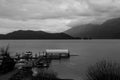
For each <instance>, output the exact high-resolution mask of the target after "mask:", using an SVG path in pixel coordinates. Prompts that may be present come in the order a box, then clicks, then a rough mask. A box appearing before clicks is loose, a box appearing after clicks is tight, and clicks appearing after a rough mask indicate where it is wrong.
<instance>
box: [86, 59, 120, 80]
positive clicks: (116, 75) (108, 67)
mask: <svg viewBox="0 0 120 80" xmlns="http://www.w3.org/2000/svg"><path fill="white" fill-rule="evenodd" d="M87 80H120V65H119V64H117V63H113V62H110V61H106V60H103V61H100V62H98V63H96V64H95V65H92V66H90V67H89V68H88V70H87Z"/></svg>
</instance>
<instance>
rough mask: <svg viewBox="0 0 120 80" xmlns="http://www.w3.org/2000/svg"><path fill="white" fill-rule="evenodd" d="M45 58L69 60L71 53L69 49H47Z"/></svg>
mask: <svg viewBox="0 0 120 80" xmlns="http://www.w3.org/2000/svg"><path fill="white" fill-rule="evenodd" d="M45 56H46V57H47V58H53V59H54V58H56V59H60V58H69V57H70V52H69V50H68V49H46V51H45Z"/></svg>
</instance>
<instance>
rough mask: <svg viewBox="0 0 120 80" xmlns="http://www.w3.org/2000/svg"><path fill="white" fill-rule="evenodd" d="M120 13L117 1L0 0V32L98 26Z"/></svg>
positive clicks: (60, 29) (58, 30) (119, 3)
mask: <svg viewBox="0 0 120 80" xmlns="http://www.w3.org/2000/svg"><path fill="white" fill-rule="evenodd" d="M119 13H120V1H119V0H0V29H1V30H2V31H3V32H4V33H5V32H9V31H13V30H18V29H31V30H44V31H48V32H62V31H65V30H67V29H69V28H70V27H71V25H74V24H87V23H96V22H97V23H101V22H103V21H105V20H107V19H109V18H111V17H119V16H120V14H119ZM8 28H9V29H8ZM1 33H2V32H1Z"/></svg>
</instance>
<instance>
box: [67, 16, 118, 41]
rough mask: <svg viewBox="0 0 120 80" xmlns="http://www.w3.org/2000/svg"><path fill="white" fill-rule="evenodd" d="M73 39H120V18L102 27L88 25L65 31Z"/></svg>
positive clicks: (105, 23)
mask: <svg viewBox="0 0 120 80" xmlns="http://www.w3.org/2000/svg"><path fill="white" fill-rule="evenodd" d="M65 33H66V34H69V35H71V36H73V37H81V38H85V37H86V38H93V39H120V18H116V19H110V20H108V21H106V22H104V23H103V24H101V25H97V24H86V25H80V26H75V27H73V28H72V29H69V30H67V31H65Z"/></svg>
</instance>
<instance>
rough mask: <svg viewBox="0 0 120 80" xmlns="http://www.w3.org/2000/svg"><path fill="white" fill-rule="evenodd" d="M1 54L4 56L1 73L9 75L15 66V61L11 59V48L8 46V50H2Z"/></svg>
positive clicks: (0, 66)
mask: <svg viewBox="0 0 120 80" xmlns="http://www.w3.org/2000/svg"><path fill="white" fill-rule="evenodd" d="M0 53H1V56H2V63H1V65H0V73H7V72H9V71H12V70H13V69H14V66H15V61H14V59H12V58H11V57H10V51H9V46H7V47H6V48H0Z"/></svg>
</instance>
